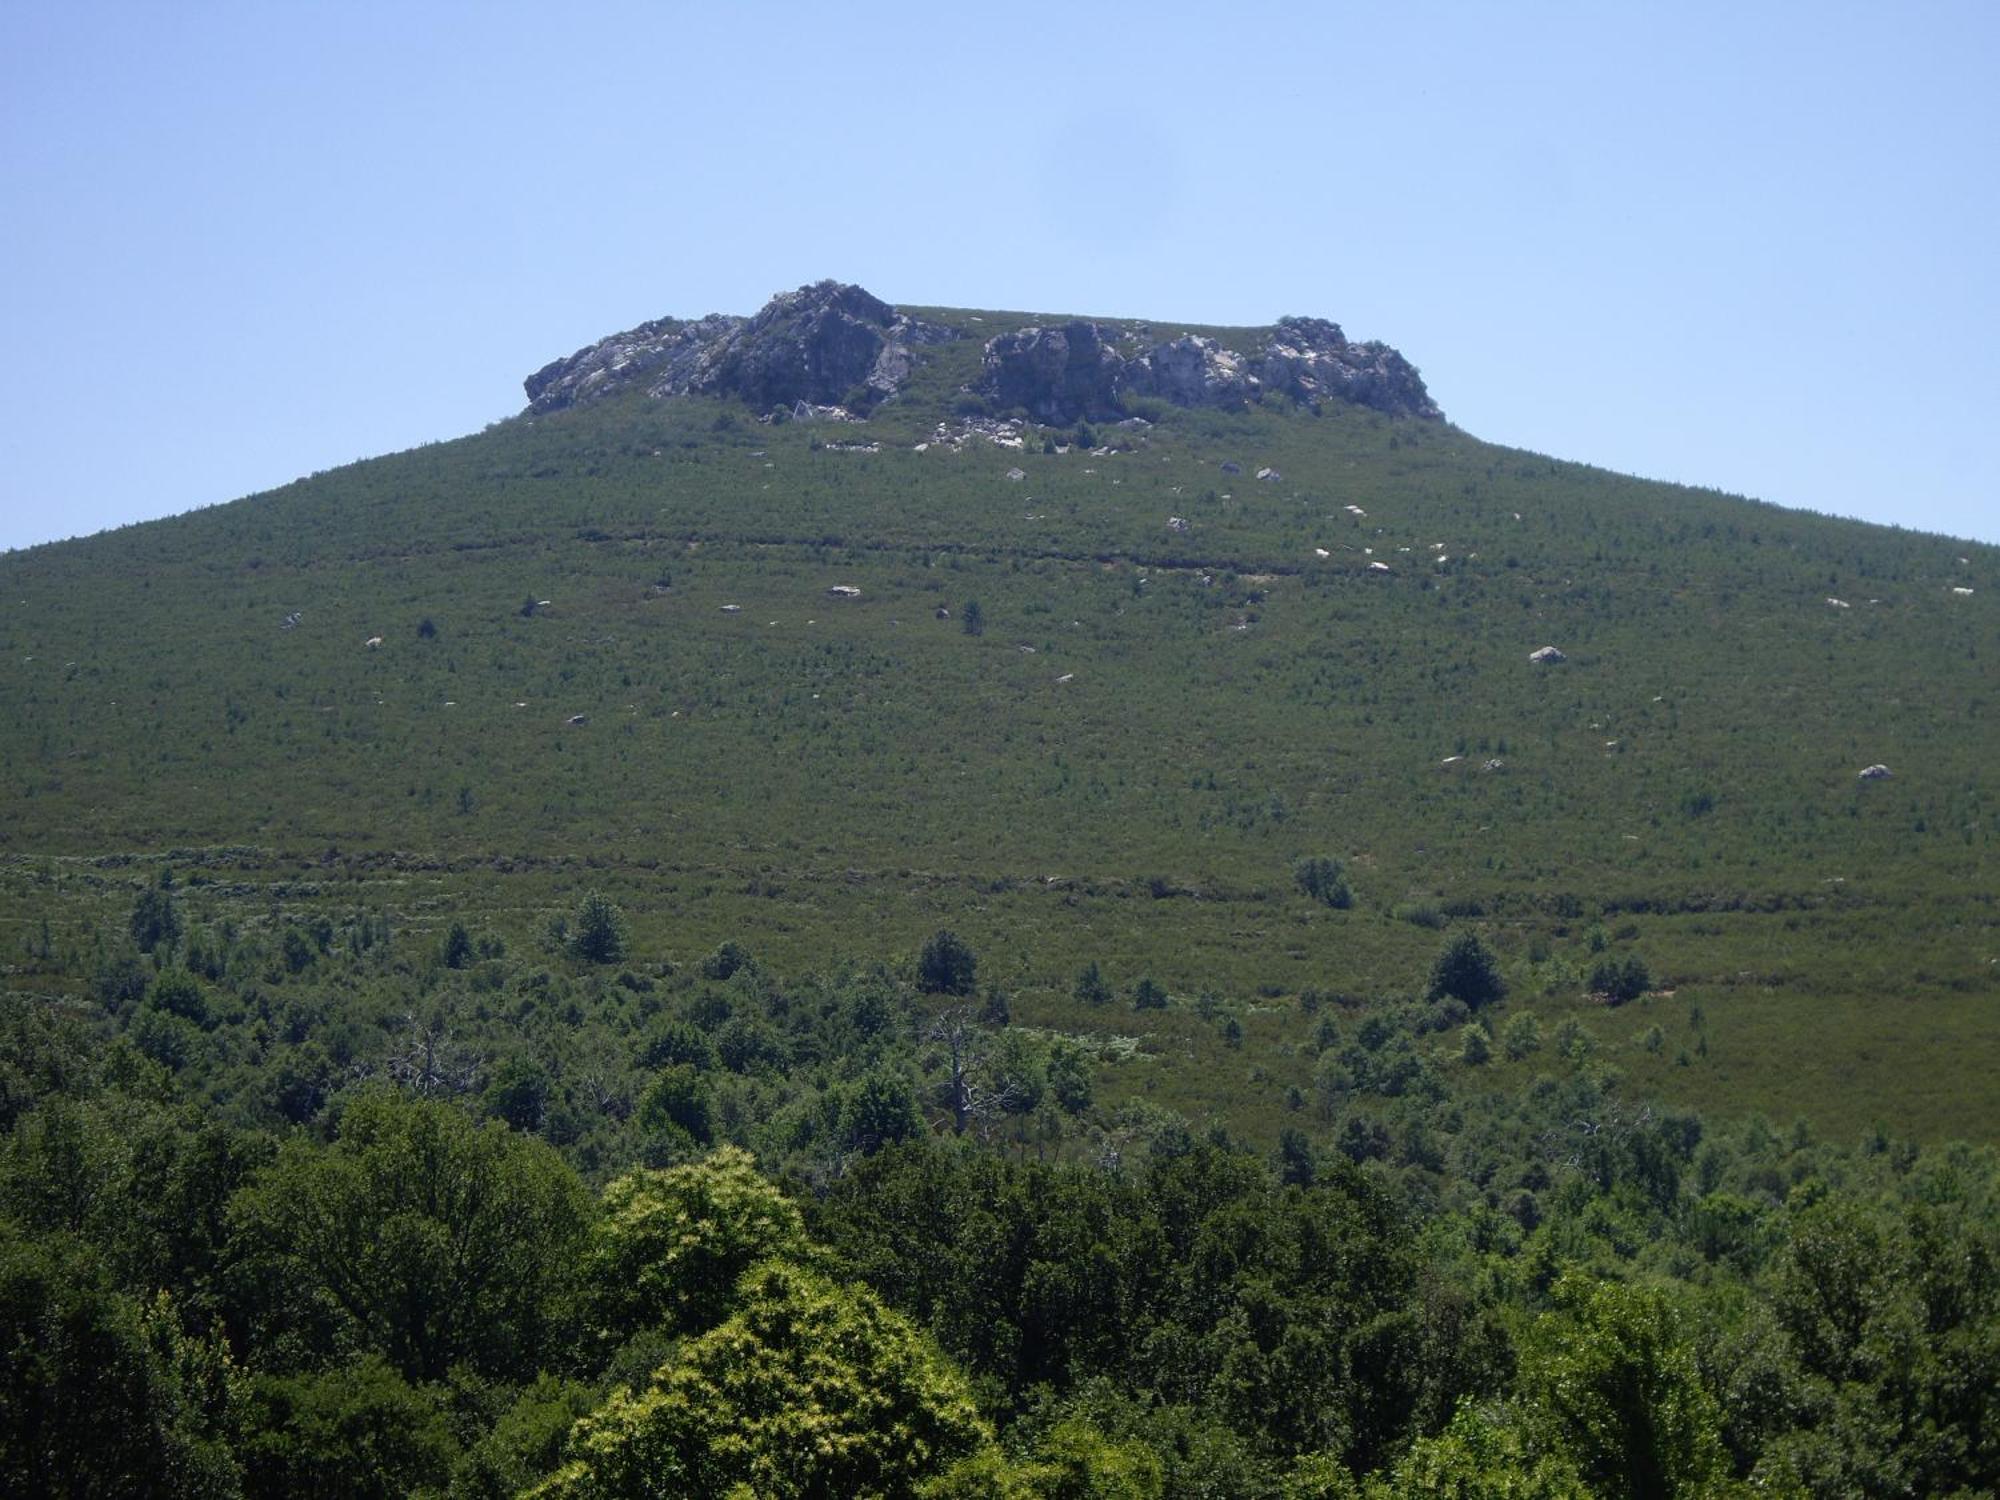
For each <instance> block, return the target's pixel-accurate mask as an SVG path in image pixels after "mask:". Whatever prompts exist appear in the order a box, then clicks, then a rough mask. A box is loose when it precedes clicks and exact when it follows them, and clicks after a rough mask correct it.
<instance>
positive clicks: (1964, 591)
mask: <svg viewBox="0 0 2000 1500" xmlns="http://www.w3.org/2000/svg"><path fill="white" fill-rule="evenodd" d="M1952 592H1953V593H1954V594H1970V593H1971V592H1972V590H1971V589H1966V588H1958V587H1956V586H1954V587H1953V589H1952Z"/></svg>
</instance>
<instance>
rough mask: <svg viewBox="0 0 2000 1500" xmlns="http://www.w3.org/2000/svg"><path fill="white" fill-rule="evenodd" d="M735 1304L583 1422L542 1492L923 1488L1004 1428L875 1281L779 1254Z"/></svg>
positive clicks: (607, 1499) (541, 1499) (604, 1498)
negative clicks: (985, 1413)
mask: <svg viewBox="0 0 2000 1500" xmlns="http://www.w3.org/2000/svg"><path fill="white" fill-rule="evenodd" d="M736 1303H737V1311H736V1312H735V1313H734V1314H733V1315H732V1316H731V1317H730V1318H729V1319H728V1320H727V1321H726V1322H724V1323H723V1324H721V1325H720V1326H719V1327H717V1328H715V1329H713V1330H711V1331H710V1332H708V1333H705V1334H702V1335H700V1336H699V1337H697V1338H694V1339H692V1340H690V1341H689V1342H687V1343H685V1344H683V1345H681V1346H680V1348H679V1349H678V1350H677V1351H676V1353H675V1355H674V1357H673V1359H672V1360H671V1361H669V1362H668V1363H667V1364H665V1365H662V1366H661V1367H660V1368H659V1370H657V1371H656V1372H655V1373H654V1375H653V1378H652V1380H651V1382H650V1383H649V1384H648V1385H647V1386H646V1387H645V1388H644V1389H643V1390H638V1391H632V1390H627V1389H621V1390H619V1391H617V1392H615V1393H614V1394H613V1395H612V1397H611V1399H610V1401H608V1402H607V1403H606V1404H605V1405H604V1406H603V1407H601V1408H600V1409H599V1410H598V1411H596V1412H594V1413H593V1414H592V1415H590V1416H588V1417H586V1418H584V1420H583V1421H581V1422H579V1423H578V1424H577V1426H576V1429H575V1431H574V1432H573V1433H572V1434H571V1438H570V1448H569V1451H570V1461H569V1463H567V1464H566V1465H565V1466H564V1467H563V1468H562V1469H560V1470H558V1471H557V1472H556V1474H554V1475H553V1476H552V1477H551V1478H549V1479H548V1480H547V1481H546V1482H544V1483H543V1484H541V1485H540V1486H538V1487H537V1488H535V1489H534V1490H532V1491H530V1492H529V1494H530V1495H531V1496H532V1497H534V1500H641V1497H644V1500H652V1497H656V1496H669V1495H689V1496H693V1495H713V1496H718V1497H720V1496H733V1495H739V1494H740V1495H743V1496H746V1497H747V1496H751V1495H755V1496H758V1497H760V1500H807V1497H819V1496H827V1497H831V1496H836V1495H877V1496H885V1497H886V1496H909V1495H913V1494H914V1493H915V1491H916V1488H917V1486H918V1484H919V1483H921V1482H922V1481H923V1480H925V1479H928V1478H930V1477H933V1476H935V1475H937V1474H940V1473H942V1472H943V1471H944V1470H946V1469H947V1468H948V1467H949V1466H950V1465H951V1464H953V1463H954V1462H955V1461H957V1460H958V1459H960V1458H963V1457H966V1456H969V1455H971V1454H973V1453H975V1452H977V1451H978V1450H980V1449H981V1448H984V1447H986V1446H989V1445H990V1444H991V1443H992V1441H993V1437H992V1432H991V1430H990V1429H989V1428H988V1427H987V1426H986V1424H985V1422H984V1421H983V1420H981V1418H980V1416H979V1411H978V1408H977V1407H976V1406H975V1405H974V1403H973V1400H972V1392H971V1389H970V1387H969V1386H968V1385H967V1383H966V1380H965V1377H964V1376H963V1375H962V1374H960V1373H959V1372H958V1371H957V1370H956V1369H954V1368H953V1367H952V1365H951V1364H950V1363H949V1362H947V1361H946V1359H945V1358H944V1356H943V1355H942V1354H940V1353H939V1352H938V1350H937V1347H936V1345H934V1344H933V1343H932V1342H931V1339H930V1336H929V1335H928V1334H926V1333H924V1332H922V1331H921V1330H920V1329H918V1328H917V1327H916V1326H915V1325H914V1324H912V1323H910V1322H909V1321H908V1320H907V1319H905V1318H904V1317H902V1316H901V1315H900V1314H898V1313H895V1312H892V1311H890V1310H889V1309H888V1308H887V1307H885V1306H884V1305H883V1304H882V1303H881V1302H880V1301H879V1300H878V1299H877V1298H876V1297H875V1295H874V1294H873V1293H872V1292H868V1291H865V1290H862V1289H859V1288H847V1287H843V1286H840V1285H837V1284H836V1283H834V1282H833V1281H830V1280H828V1279H827V1278H826V1277H824V1276H822V1275H820V1274H818V1273H816V1272H813V1271H810V1270H806V1269H804V1268H802V1267H800V1266H796V1265H792V1264H788V1263H787V1262H784V1261H781V1260H773V1261H767V1262H765V1263H764V1264H762V1265H760V1266H757V1267H755V1268H754V1269H752V1270H751V1271H749V1272H748V1273H747V1274H746V1275H745V1276H744V1278H743V1280H742V1282H741V1284H740V1286H739V1287H738V1289H737V1292H736Z"/></svg>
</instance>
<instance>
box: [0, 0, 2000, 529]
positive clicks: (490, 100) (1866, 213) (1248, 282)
mask: <svg viewBox="0 0 2000 1500" xmlns="http://www.w3.org/2000/svg"><path fill="white" fill-rule="evenodd" d="M1996 43H2000V6H1996V5H1994V4H1991V3H1971V4H1958V5H1948V4H1935V5H1927V4H1900V5H1895V6H1887V5H1878V6H1872V7H1866V8H1864V7H1860V6H1850V5H1842V4H1828V3H1824V0H1821V3H1813V4H1797V5H1780V4H1768V5H1743V4H1741V3H1731V4H1717V5H1703V4H1688V3H1673V4H1661V5H1656V6H1645V7H1641V6H1636V5H1627V4H1579V5H1532V4H1524V5H1514V4H1507V5H1501V4H1478V5H1408V6H1405V5H1384V4H1380V3H1379V0H1378V3H1370V4H1366V5H1346V4H1326V5H1299V4H1296V3H1288V4H1281V5H1268V6H1266V5H1258V4H1231V5H1227V6H1216V5H1200V6H1195V5H1185V6H1182V5H1174V4H1167V3H1157V4H1149V5H1134V6H1131V7H1115V6H1090V5H1078V4H1065V5H1052V6H1045V5H1038V4H1032V3H1030V4H1010V5H1005V6H999V5H991V6H986V5H982V6H968V7H963V8H959V7H951V6H942V5H936V4H925V5H869V4H865V3H852V4H847V5H840V6H834V5H826V4H823V3H822V4H816V5H810V6H804V5H801V6H785V5H775V4H761V5H760V4H747V3H723V0H715V3H711V4H708V5H704V6H699V7H696V6H684V5H673V4H647V5H637V4H630V5H619V4H606V5H586V6H576V7H570V6H556V5H550V4H547V3H545V0H543V3H537V4H533V5H527V4H518V5H517V4H511V3H504V0H496V3H480V4H465V5H447V4H435V5H420V4H410V3H401V4H394V5H388V4H372V3H359V0H345V3H340V4H330V3H329V4H308V3H304V0H300V3H281V0H271V3H263V4H244V5H229V4H202V3H194V0H186V3H146V4H132V5H114V4H103V3H95V4H93V3H89V0H65V3H60V4H58V3H56V0H34V3H31V0H12V3H9V4H6V5H4V7H0V329H4V330H5V334H4V338H5V342H4V345H0V355H3V356H4V357H0V413H4V415H0V546H19V545H25V544H28V543H31V542H35V541H40V540H45V539H49V538H53V537H60V536H67V535H73V534H79V533H83V532H89V531H94V530H98V529H101V528H103V527H106V526H110V525H117V524H121V523H124V522H127V521H132V520H137V519H141V518H145V517H151V516H157V515H163V514H168V513H171V512H175V511H179V510H184V509H187V508H189V507H192V506H195V505H202V504H208V503H212V502H215V501H220V500H227V499H231V498H234V497H236V496H238V495H242V494H246V493H249V492H252V491H255V490H259V489H263V488H267V487H269V486H272V485H276V484H280V483H283V482H285V481H286V480H289V479H291V478H293V477H295V476H297V475H299V474H302V473H309V472H311V471H313V470H316V469H322V468H328V467H331V466H333V465H335V464H339V463H343V462H346V461H348V460H350V459H355V458H361V457H365V456H368V455H371V454H376V453H382V452H386V451H389V450H392V449H396V448H402V447H408V446H411V445H413V444H416V443H419V442H423V441H426V440H429V439H433V438H443V437H451V436H456V435H458V434H461V433H464V432H468V431H472V430H476V429H477V428H479V427H481V426H483V425H484V424H485V423H487V422H489V421H492V420H495V419H497V418H500V417H504V416H507V415H509V414H511V413H513V412H514V411H516V410H518V409H519V408H520V405H521V402H522V396H521V390H520V381H521V378H522V377H523V376H524V375H526V374H528V373H529V372H530V371H532V370H534V369H535V368H536V367H538V366H539V365H541V364H543V363H545V362H546V361H547V360H549V359H551V358H554V357H555V356H557V355H561V354H566V353H568V352H569V351H570V350H572V349H574V348H576V347H577V346H579V345H581V344H584V343H587V342H589V341H591V340H593V339H595V338H597V337H599V336H600V335H603V334H606V333H609V332H612V331H614V330H617V329H621V328H626V327H629V326H631V325H632V324H635V323H638V322H640V321H642V320H644V319H646V318H650V317H656V316H659V315H661V314H664V313H675V314H682V315H696V314H700V313H703V312H709V311H724V312H749V311H752V310H753V309H755V308H756V307H757V306H758V305H759V304H760V303H761V302H762V301H763V300H764V299H765V298H766V297H767V296H768V295H769V294H771V293H772V292H774V291H777V290H780V289H783V288H787V287H791V286H795V285H797V284H798V283H800V282H803V281H808V280H816V279H818V278H820V277H822V276H835V277H840V278H842V279H845V280H854V281H859V282H861V283H862V284H863V285H865V286H867V287H868V288H869V289H870V290H871V291H873V292H875V293H877V294H878V295H880V296H882V297H885V298H887V299H888V300H890V301H892V302H909V303H932V304H940V303H941V304H952V305H983V306H990V307H1010V308H1025V309H1029V310H1050V311H1068V312H1085V313H1101V314H1107V315H1109V314H1125V315H1143V316H1148V317H1152V318H1156V319H1160V320H1163V321H1167V322H1171V321H1172V320H1174V319H1177V318H1178V319H1184V320H1187V321H1190V322H1195V321H1199V322H1212V323H1261V322H1267V321H1269V320H1270V319H1272V318H1275V317H1277V316H1279V315H1280V314H1284V313H1311V314H1318V315H1321V316H1325V317H1330V318H1334V319H1336V320H1338V321H1339V322H1341V323H1342V324H1343V325H1345V327H1346V328H1347V331H1348V333H1349V334H1350V335H1351V336H1354V337H1358V338H1370V337H1373V338H1383V339H1386V340H1388V341H1389V342H1391V343H1393V344H1395V345H1397V346H1398V347H1399V348H1401V349H1402V350H1403V351H1404V353H1405V354H1407V355H1408V356H1409V357H1410V358H1411V359H1412V360H1414V361H1415V362H1416V363H1417V364H1418V365H1419V366H1420V367H1421V368H1422V370H1423V372H1424V375H1425V378H1426V379H1427V380H1428V382H1429V383H1430V386H1431V390H1432V392H1433V393H1434V395H1435V396H1436V397H1437V398H1438V400H1439V401H1440V402H1441V403H1442V405H1443V406H1444V409H1445V411H1446V413H1447V414H1448V415H1449V416H1450V417H1451V418H1452V420H1454V421H1455V422H1457V423H1458V424H1459V425H1460V426H1462V427H1464V428H1465V429H1467V430H1468V431H1470V432H1473V433H1476V434H1477V435H1479V436H1481V437H1484V438H1488V439H1491V440H1494V441H1497V442H1503V443H1510V444H1515V445H1519V446H1522V447H1526V448H1532V449H1537V450H1540V451H1544V452H1548V453H1553V454H1557V455H1560V456H1562V457H1566V458H1576V459H1584V460H1588V461H1590V462H1593V463H1597V464H1602V465H1605V466H1607V467H1610V468H1614V469H1620V470H1625V471H1628V472H1632V473H1638V474H1645V475H1651V476H1656V477H1660V478H1668V479H1678V480H1684V481H1688V482H1691V483H1697V484H1705V485H1712V486H1716V487H1718V488H1722V489H1727V490H1731V491H1735V492H1739V493H1745V494H1750V495H1754V496H1757V497H1759V498H1762V499H1767V500H1772V501H1776V502H1778V503H1780V504H1783V505H1791V506H1804V507H1809V508H1812V509H1815V510H1823V511H1831V512H1836V513H1840V514H1846V515H1857V516H1863V517H1866V518H1868V519H1871V520H1878V521H1889V522H1895V523H1898V524H1902V525H1907V526H1913V527H1920V528H1923V529H1927V530H1938V531H1944V532H1948V533H1953V534H1956V535H1962V536H1977V537H1981V538H1984V539H1987V540H1993V541H2000V456H1996V455H2000V445H1996V443H1995V441H1994V438H1993V430H1994V427H1995V423H1996V414H1997V413H2000V317H1997V316H1996V304H1995V291H1994V286H1995V280H1996V274H1995V272H1996V266H2000V245H1996V240H2000V235H1996V230H2000V180H1996V179H2000V166H1997V165H1996V164H1997V163H2000V102H1996V101H2000V86H1996V82H1995V80H1996V79H2000V45H1996Z"/></svg>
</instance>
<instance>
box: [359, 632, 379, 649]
mask: <svg viewBox="0 0 2000 1500" xmlns="http://www.w3.org/2000/svg"><path fill="white" fill-rule="evenodd" d="M361 644H362V645H364V646H366V647H367V648H368V649H369V650H370V651H380V650H381V649H382V637H381V636H379V635H371V636H369V637H368V639H367V640H365V641H363V642H362V643H361Z"/></svg>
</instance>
